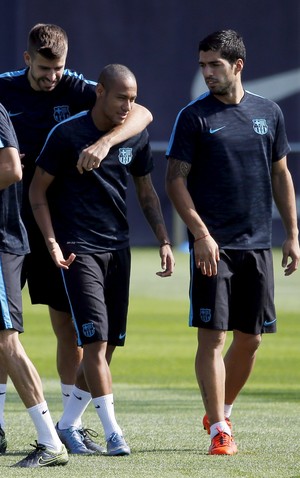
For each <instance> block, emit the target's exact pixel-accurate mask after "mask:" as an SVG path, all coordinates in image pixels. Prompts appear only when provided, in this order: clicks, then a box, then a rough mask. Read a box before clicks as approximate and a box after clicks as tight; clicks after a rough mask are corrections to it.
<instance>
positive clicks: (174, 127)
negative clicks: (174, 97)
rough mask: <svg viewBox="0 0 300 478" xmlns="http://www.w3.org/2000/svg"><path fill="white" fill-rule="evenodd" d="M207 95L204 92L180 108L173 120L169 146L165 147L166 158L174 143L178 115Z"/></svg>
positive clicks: (207, 93) (207, 92)
mask: <svg viewBox="0 0 300 478" xmlns="http://www.w3.org/2000/svg"><path fill="white" fill-rule="evenodd" d="M208 95H210V92H209V91H206V92H205V93H203V94H202V95H200V96H198V97H197V98H195V99H194V100H192V101H190V102H189V103H188V104H187V105H186V106H185V107H184V108H182V109H181V110H180V111H179V113H178V115H177V117H176V120H175V124H174V126H173V130H172V133H171V136H170V139H169V144H168V147H167V151H166V156H169V154H170V151H171V148H172V145H173V142H174V136H175V130H176V126H177V123H178V120H179V118H180V115H181V113H182V112H183V111H184V110H185V109H186V108H188V107H189V106H191V105H193V104H194V103H196V102H197V101H201V100H203V99H204V98H206V97H207V96H208Z"/></svg>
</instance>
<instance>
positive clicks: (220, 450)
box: [208, 429, 237, 455]
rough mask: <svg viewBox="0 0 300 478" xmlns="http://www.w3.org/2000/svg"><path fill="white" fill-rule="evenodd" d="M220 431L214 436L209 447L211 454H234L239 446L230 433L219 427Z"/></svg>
mask: <svg viewBox="0 0 300 478" xmlns="http://www.w3.org/2000/svg"><path fill="white" fill-rule="evenodd" d="M218 431H219V433H218V434H217V435H216V436H214V437H213V439H212V441H211V445H210V447H209V449H208V454H209V455H234V454H235V453H236V452H237V447H236V445H235V443H234V441H233V440H232V438H231V436H230V435H227V433H225V432H222V430H220V429H218Z"/></svg>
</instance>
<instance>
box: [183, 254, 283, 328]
mask: <svg viewBox="0 0 300 478" xmlns="http://www.w3.org/2000/svg"><path fill="white" fill-rule="evenodd" d="M190 273H191V279H190V317H189V324H190V326H192V327H200V328H206V329H214V330H239V331H241V332H244V333H248V334H254V335H258V334H261V333H274V332H276V313H275V305H274V273H273V257H272V251H271V249H260V250H232V249H230V250H229V249H222V250H220V261H219V262H218V273H217V275H216V276H212V277H208V276H205V275H203V274H202V273H201V270H200V269H197V268H196V266H195V260H194V251H193V249H192V250H191V253H190Z"/></svg>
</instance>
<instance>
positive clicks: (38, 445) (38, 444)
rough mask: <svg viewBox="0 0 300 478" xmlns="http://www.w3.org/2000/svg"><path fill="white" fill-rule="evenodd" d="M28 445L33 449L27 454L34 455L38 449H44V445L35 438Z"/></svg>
mask: <svg viewBox="0 0 300 478" xmlns="http://www.w3.org/2000/svg"><path fill="white" fill-rule="evenodd" d="M30 446H32V447H33V448H34V450H33V451H32V452H31V453H30V454H29V456H30V455H34V454H35V453H36V452H38V451H39V450H41V451H43V450H46V447H45V445H41V444H40V443H38V442H37V441H36V440H35V443H30Z"/></svg>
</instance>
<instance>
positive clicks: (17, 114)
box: [8, 111, 23, 118]
mask: <svg viewBox="0 0 300 478" xmlns="http://www.w3.org/2000/svg"><path fill="white" fill-rule="evenodd" d="M22 114H23V111H20V113H11V112H9V113H8V115H9V116H10V118H11V117H12V116H19V115H22Z"/></svg>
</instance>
